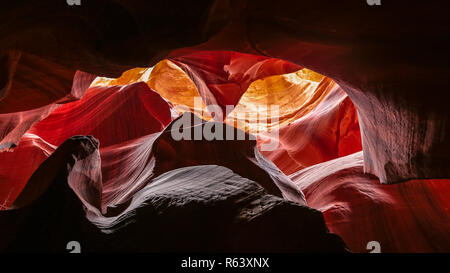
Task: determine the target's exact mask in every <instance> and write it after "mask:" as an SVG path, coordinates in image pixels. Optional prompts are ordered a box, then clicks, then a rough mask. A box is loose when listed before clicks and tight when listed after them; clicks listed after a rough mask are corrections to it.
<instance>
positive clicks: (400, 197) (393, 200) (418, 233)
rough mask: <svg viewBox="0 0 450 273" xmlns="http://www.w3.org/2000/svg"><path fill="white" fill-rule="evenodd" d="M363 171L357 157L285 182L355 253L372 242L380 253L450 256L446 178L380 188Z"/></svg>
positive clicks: (327, 164)
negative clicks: (292, 185)
mask: <svg viewBox="0 0 450 273" xmlns="http://www.w3.org/2000/svg"><path fill="white" fill-rule="evenodd" d="M363 166H364V161H363V154H362V152H358V153H354V154H351V155H348V156H345V157H341V158H338V159H334V160H331V161H327V162H323V163H320V164H317V165H314V166H311V167H309V168H306V169H303V170H301V171H299V172H296V173H294V174H292V175H290V176H289V177H290V178H291V179H292V181H294V183H295V184H297V185H298V186H299V187H300V188H301V189H302V191H303V192H304V193H305V196H306V199H307V201H308V205H309V206H311V207H312V208H315V209H318V210H320V211H322V212H323V214H324V217H325V219H326V222H327V225H328V227H329V228H330V230H331V231H332V232H335V233H336V234H339V235H340V236H342V238H343V239H344V240H345V242H346V243H347V244H348V245H349V247H350V249H352V250H354V251H360V252H364V251H366V244H367V243H368V242H370V241H374V240H375V241H378V242H379V243H380V245H381V251H382V252H448V251H450V232H449V230H450V221H449V219H450V210H449V208H450V200H449V198H448V196H449V194H450V186H449V183H448V182H449V180H448V179H429V180H410V181H408V182H405V183H400V184H395V185H382V184H380V183H379V180H378V178H377V177H375V176H373V175H370V174H365V173H364V171H363Z"/></svg>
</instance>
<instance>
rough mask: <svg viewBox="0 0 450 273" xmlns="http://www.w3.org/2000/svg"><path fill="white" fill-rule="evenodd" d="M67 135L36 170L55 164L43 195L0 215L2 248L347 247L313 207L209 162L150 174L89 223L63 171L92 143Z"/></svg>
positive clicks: (186, 249)
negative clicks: (123, 204)
mask: <svg viewBox="0 0 450 273" xmlns="http://www.w3.org/2000/svg"><path fill="white" fill-rule="evenodd" d="M69 142H70V144H69ZM69 142H65V143H63V144H62V145H61V146H60V147H59V148H58V150H57V151H55V153H54V154H53V155H52V156H50V157H49V159H48V160H47V161H46V162H45V164H43V165H41V167H40V169H39V170H38V172H36V176H37V177H39V173H41V172H43V173H46V172H48V171H49V169H47V168H50V169H51V168H53V167H54V166H52V165H54V164H59V165H60V167H61V168H60V170H61V171H60V172H59V173H58V174H57V175H56V176H54V177H52V183H51V184H50V185H49V186H48V189H47V190H46V192H45V194H44V195H43V196H42V197H41V198H40V199H38V200H37V201H36V202H35V203H34V204H33V205H32V206H28V207H26V208H22V209H18V210H10V211H7V212H5V213H2V214H1V215H0V219H1V223H8V224H9V225H7V226H6V225H3V226H4V227H3V226H2V228H3V229H2V230H3V233H4V234H5V235H8V236H7V237H5V238H6V239H4V240H2V241H1V244H0V246H1V247H2V249H4V250H5V249H6V250H7V251H12V252H17V251H64V249H65V243H66V241H67V240H78V241H79V242H80V243H81V244H82V245H83V252H91V251H95V252H98V251H102V252H105V251H106V252H109V251H137V252H140V251H145V252H174V251H183V252H199V251H201V252H202V251H215V252H217V251H219V252H255V251H258V252H272V251H284V252H303V251H307V252H346V251H347V250H346V248H345V245H344V244H343V242H342V240H340V238H339V237H337V236H336V235H333V234H331V233H329V232H328V230H327V228H326V226H325V223H324V220H323V217H322V215H321V214H320V213H319V212H318V211H316V210H313V209H311V208H309V207H307V206H302V205H298V204H296V203H293V202H289V201H286V200H283V199H281V198H278V197H275V196H273V195H268V194H267V193H266V192H265V191H264V189H263V188H261V187H260V186H258V184H257V183H255V182H253V181H251V180H248V179H245V178H243V177H241V176H239V175H237V174H235V173H233V172H232V171H231V170H229V169H227V168H225V167H220V166H212V165H206V166H195V167H187V168H181V169H176V170H173V171H169V172H167V173H165V174H163V175H160V176H158V177H155V178H153V179H152V180H151V181H150V182H151V183H149V184H148V185H147V186H146V187H144V188H143V189H141V190H140V191H138V192H137V193H136V194H135V195H134V196H133V198H132V200H131V201H130V203H129V206H128V207H127V209H126V210H124V211H122V212H121V213H119V214H118V215H116V216H98V217H97V218H95V219H93V220H92V221H93V222H94V224H95V226H94V225H93V224H92V223H91V222H90V221H88V220H87V219H86V218H85V216H84V211H83V209H82V206H81V204H80V202H79V199H78V198H79V197H80V196H76V195H75V194H74V191H73V190H75V192H77V190H78V189H77V188H74V187H73V186H71V188H69V185H70V182H69V183H67V175H70V172H71V171H73V170H75V169H76V165H77V164H78V163H79V162H82V161H83V160H85V159H87V158H89V157H90V155H92V154H94V153H96V152H97V153H98V150H96V148H95V143H93V142H92V139H89V137H82V138H75V139H71V140H69ZM87 143H91V144H89V147H87V146H85V144H87ZM92 144H94V145H92ZM75 147H76V148H75ZM74 148H75V149H74ZM91 148H94V149H91ZM89 154H90V155H89ZM35 181H36V180H35ZM55 204H58V205H57V206H55ZM286 212H289V213H293V214H296V215H297V217H296V219H295V220H292V219H289V218H286V217H285V213H286ZM17 227H19V228H17ZM61 227H63V228H61ZM180 227H182V229H180ZM261 227H264V228H261ZM298 232H301V235H300V236H299V235H298V234H297V233H298ZM292 234H296V235H295V236H292ZM261 238H267V239H264V240H261ZM62 242H63V243H62Z"/></svg>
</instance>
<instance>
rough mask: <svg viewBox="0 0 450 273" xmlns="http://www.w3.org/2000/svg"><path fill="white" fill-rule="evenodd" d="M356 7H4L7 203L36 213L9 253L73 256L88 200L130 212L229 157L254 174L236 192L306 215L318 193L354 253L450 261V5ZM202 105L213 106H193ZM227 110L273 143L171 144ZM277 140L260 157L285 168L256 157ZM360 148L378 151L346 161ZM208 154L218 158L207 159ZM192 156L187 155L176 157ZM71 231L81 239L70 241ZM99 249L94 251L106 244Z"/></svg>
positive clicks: (1, 56)
mask: <svg viewBox="0 0 450 273" xmlns="http://www.w3.org/2000/svg"><path fill="white" fill-rule="evenodd" d="M355 2H356V1H340V2H339V3H338V2H337V1H332V0H318V1H291V0H281V1H277V2H274V1H266V0H262V1H248V2H247V1H242V2H241V1H239V2H238V1H226V0H224V1H222V0H220V1H183V2H182V3H179V4H177V5H172V6H170V7H169V6H167V4H166V3H163V2H161V1H159V2H158V1H152V2H151V3H150V4H149V2H148V1H140V0H132V1H128V0H127V1H122V0H114V1H106V0H101V1H89V2H87V1H85V2H84V3H83V5H82V6H80V7H77V8H73V7H69V6H67V5H66V3H65V2H64V1H59V0H49V1H34V2H33V3H25V2H24V1H9V2H8V3H3V4H2V9H1V11H0V18H2V19H3V20H2V22H1V23H0V32H1V34H2V35H0V40H1V43H0V150H1V151H3V152H2V153H0V159H1V166H0V179H1V180H0V183H1V184H0V194H1V195H0V204H2V207H9V206H10V204H11V203H12V202H13V201H14V199H16V196H17V195H18V194H19V192H20V191H21V189H22V188H24V190H23V191H22V193H21V194H20V195H19V196H18V198H17V199H16V200H15V202H14V203H15V206H16V207H21V206H24V205H27V204H29V203H30V202H31V201H33V200H35V202H33V205H30V206H27V207H26V208H22V209H20V210H14V211H6V212H5V213H3V212H2V215H1V217H2V218H3V217H5V218H3V219H2V222H1V225H2V231H4V233H5V234H11V236H9V235H5V236H3V239H2V242H1V243H2V244H3V245H4V246H5V245H8V246H9V249H11V246H12V248H13V249H14V244H9V243H8V240H12V241H15V240H16V239H17V238H19V239H18V240H19V241H16V242H19V243H18V244H17V247H20V246H22V247H23V246H26V245H27V240H32V241H34V242H37V243H39V244H40V245H45V243H48V249H47V250H51V249H53V250H55V249H59V248H60V247H61V246H60V245H58V244H59V242H61V241H63V240H66V238H68V237H71V235H74V234H78V235H79V234H84V235H86V234H97V232H98V229H97V227H95V226H93V225H92V223H90V222H87V220H86V219H85V217H84V211H83V207H82V206H80V199H81V200H82V202H83V204H84V206H88V207H89V209H90V211H94V210H95V209H97V210H99V211H101V212H102V213H104V215H103V216H106V217H111V215H116V216H117V215H120V214H121V213H123V212H124V211H125V210H126V208H127V207H129V206H130V204H131V203H129V202H130V201H129V200H133V197H134V196H135V195H136V194H138V192H140V191H141V190H143V189H144V188H145V187H146V185H151V183H150V184H148V183H147V182H149V181H150V180H151V179H153V178H154V177H153V176H152V175H154V173H151V172H153V171H154V170H156V171H157V170H158V169H159V170H161V173H160V174H161V175H163V173H164V172H171V171H173V169H174V168H184V167H187V166H192V165H198V164H201V165H205V164H208V165H209V164H212V163H208V161H214V163H215V164H223V165H226V164H228V165H227V166H228V167H230V168H229V169H231V170H232V171H233V172H235V173H236V174H237V175H239V176H240V178H237V177H234V176H232V175H230V179H231V180H233V179H236V180H239V181H241V180H242V181H244V180H245V179H250V180H254V182H256V183H260V185H261V186H262V187H263V188H264V189H265V190H267V191H268V192H269V193H273V194H275V195H278V196H284V197H286V198H289V199H291V200H294V199H295V198H296V199H298V200H297V201H298V202H300V203H302V202H303V198H302V195H301V194H300V191H299V188H298V187H297V186H299V187H300V188H302V189H304V190H305V193H306V199H307V201H308V203H309V205H310V206H312V207H314V208H317V209H319V210H321V211H323V212H324V215H325V219H326V221H327V223H328V224H329V225H330V227H331V229H332V231H334V232H336V233H338V234H340V235H342V236H343V237H344V239H345V240H346V241H348V242H349V245H350V246H351V248H352V249H354V250H357V251H364V250H365V249H364V244H365V242H366V241H367V240H378V241H380V242H381V243H382V249H384V250H386V251H448V249H449V247H448V243H447V242H449V240H448V238H449V237H448V234H449V232H448V230H449V229H448V219H449V218H448V213H447V210H448V205H447V202H446V200H447V199H448V195H449V193H448V189H447V188H446V186H445V184H448V181H447V180H448V179H447V178H449V170H450V166H449V162H450V161H449V155H450V154H449V151H450V149H449V143H450V142H449V135H450V134H449V129H448V124H449V123H448V119H449V116H450V115H449V110H448V107H447V105H446V104H447V102H446V100H445V99H442V98H444V97H445V95H446V92H447V91H446V90H447V82H448V80H447V79H448V75H450V73H449V69H448V64H447V60H448V59H449V52H448V48H449V40H448V39H447V36H448V30H449V29H450V22H449V20H448V16H447V14H446V12H447V10H446V9H445V8H442V5H441V3H439V2H433V3H427V4H426V5H424V4H423V3H412V2H411V1H402V0H400V1H396V2H395V3H390V2H389V3H384V2H383V5H382V6H381V7H374V6H369V5H366V3H365V2H364V1H357V4H355ZM405 7H408V12H405ZM117 18H120V20H117ZM168 18H170V20H168ZM169 34H170V35H169ZM130 45H132V46H130ZM164 58H167V60H164V61H162V62H160V61H161V60H163V59H164ZM158 62H160V63H158ZM157 63H158V64H157ZM155 64H157V65H156V66H154V65H155ZM136 67H142V68H138V69H135V68H136ZM149 67H152V68H149ZM305 67H306V68H309V69H313V70H314V71H317V72H319V73H321V74H322V75H324V76H325V77H323V76H318V75H315V74H313V73H311V74H310V73H309V72H307V71H308V70H307V69H305ZM130 69H133V70H131V71H128V70H130ZM76 71H86V72H87V73H83V72H76ZM124 71H128V72H126V73H125V74H124V76H122V77H121V78H119V79H117V80H114V79H104V78H103V79H99V78H97V80H96V83H94V85H93V86H92V88H90V89H89V90H87V91H86V94H85V96H84V97H83V98H82V99H81V100H79V101H77V102H72V101H73V100H77V99H79V98H80V97H81V96H82V95H83V93H84V92H85V90H86V89H87V88H88V86H89V85H90V84H91V82H92V80H93V79H94V76H92V75H98V76H102V77H118V76H119V75H120V74H121V73H122V72H124ZM88 73H89V74H88ZM286 73H288V74H286ZM280 74H283V75H280ZM277 75H278V76H277ZM330 79H333V81H331V80H330ZM122 80H123V81H122ZM139 81H143V82H145V83H142V82H139ZM72 82H73V84H72ZM104 83H106V84H104ZM336 84H339V86H340V88H339V87H338V86H337V85H336ZM341 88H342V89H341ZM271 91H272V92H271ZM343 91H344V92H345V93H346V94H347V95H348V97H346V95H345V94H344V93H343ZM197 94H198V95H200V96H201V97H202V100H203V102H202V103H201V104H200V105H198V106H197V107H198V108H196V106H195V105H193V103H192V100H191V98H192V97H193V96H196V95H197ZM295 94H297V95H298V96H295ZM308 94H309V95H308ZM178 95H179V96H178ZM350 99H351V100H352V102H353V103H354V106H353V104H352V103H351V101H350ZM64 103H67V104H64ZM213 103H217V104H219V106H220V107H221V108H222V109H223V107H224V105H226V104H232V105H233V106H235V107H234V110H233V112H234V113H233V112H231V113H230V116H229V117H230V119H231V120H233V119H234V120H236V118H237V119H238V120H239V119H240V118H239V116H238V113H239V112H241V111H243V110H246V111H249V112H250V113H253V114H252V116H251V118H250V119H243V120H242V119H241V121H242V122H241V124H238V125H235V124H233V123H231V122H230V119H225V122H226V123H227V124H231V125H233V126H237V127H239V128H240V129H243V130H244V131H250V129H251V128H252V127H254V126H256V127H257V129H260V132H258V134H257V143H255V142H254V140H252V141H250V142H245V143H246V144H245V145H247V146H245V145H244V147H240V146H239V145H237V146H234V145H235V144H233V145H231V146H226V145H224V147H220V146H216V145H214V144H213V145H212V146H211V145H208V144H207V143H195V144H194V143H192V142H189V141H187V142H183V145H184V146H183V145H182V146H181V147H180V146H179V145H177V144H179V143H172V142H170V141H169V140H168V139H166V138H165V135H163V134H161V132H162V131H163V130H165V129H166V128H167V126H168V124H170V123H171V122H172V121H173V119H175V118H176V117H177V116H178V115H179V114H181V113H182V112H184V111H186V110H187V111H190V112H193V113H195V114H197V115H198V116H199V117H202V118H203V119H206V118H205V117H204V115H203V113H202V112H205V110H206V109H207V106H208V110H211V109H210V107H211V104H213ZM271 103H280V104H282V105H283V111H282V113H281V115H280V116H279V120H278V121H276V122H272V121H266V122H265V123H264V124H263V125H262V126H259V125H255V122H254V121H255V120H258V119H260V118H261V117H258V114H259V111H255V107H257V106H258V105H263V104H271ZM61 104H63V105H62V106H60V105H61ZM100 106H101V107H100ZM289 107H292V109H289ZM356 113H358V117H357V115H356ZM210 118H211V117H210ZM221 118H223V117H221ZM263 119H264V117H263ZM41 120H42V121H41ZM140 120H144V121H145V122H142V123H140V124H139V122H138V121H140ZM207 120H209V119H207ZM216 120H217V119H216ZM234 120H233V121H234ZM202 124H203V122H202ZM358 125H359V126H358ZM202 126H203V125H202ZM277 126H279V128H276V127H277ZM274 127H275V128H274ZM266 130H267V132H266ZM269 131H270V133H274V132H277V133H278V134H279V135H280V138H279V139H280V144H281V145H280V147H279V149H277V150H274V151H270V152H268V151H262V152H261V153H262V154H264V155H266V156H267V157H268V158H270V159H272V160H273V161H274V163H275V164H276V165H277V166H278V168H279V169H281V170H282V171H283V172H284V174H283V173H280V172H279V170H278V168H277V167H275V166H274V165H273V164H272V163H271V162H270V161H268V160H267V159H265V157H263V156H261V153H259V152H258V151H257V150H256V149H255V147H256V146H258V147H260V148H261V145H262V144H264V143H266V142H267V141H269V140H270V138H271V136H272V134H266V133H269ZM359 131H361V134H359V133H358V132H359ZM77 134H92V135H94V136H95V137H96V138H98V139H99V140H100V143H98V142H97V141H95V140H93V139H92V138H90V137H87V138H86V137H75V138H73V136H74V135H77ZM165 134H167V131H166V133H165ZM68 138H70V139H69V140H67V139H68ZM157 140H159V141H157ZM219 142H220V141H219ZM98 145H100V149H98ZM197 145H199V146H197ZM220 145H222V144H220ZM225 146H226V147H227V148H228V149H225ZM361 146H362V148H363V150H364V153H363V154H361V153H357V154H353V155H349V156H347V157H342V156H345V155H348V154H351V153H353V152H357V151H358V150H359V149H360V147H361ZM155 147H156V148H158V149H157V150H153V149H154V148H155ZM198 147H201V148H202V149H206V151H207V152H204V151H202V153H201V154H200V155H196V154H195V153H192V151H193V150H194V149H195V151H197V148H198ZM13 148H15V149H14V150H13V151H12V152H8V153H7V152H5V151H10V150H12V149H13ZM156 148H155V149H156ZM183 148H186V150H183ZM55 149H56V150H55ZM209 149H213V150H214V149H216V150H214V152H211V153H209ZM234 149H236V150H237V151H239V153H237V154H234V153H233V151H234ZM58 151H59V152H58ZM178 151H180V154H183V156H185V157H186V160H184V161H183V160H178V159H177V160H174V161H171V160H169V159H173V158H174V157H175V158H177V157H176V155H177V152H178ZM155 152H157V153H156V154H157V155H158V156H155V155H154V153H155ZM218 154H220V156H219V157H217V155H218ZM31 157H33V160H30V158H31ZM213 157H214V158H213ZM216 157H217V158H216ZM362 157H363V158H364V160H362ZM46 158H47V160H46ZM50 158H51V159H50ZM158 158H160V160H159V161H158V160H156V159H158ZM336 158H337V159H336ZM146 159H147V160H146ZM153 159H154V160H153ZM234 160H236V162H239V163H242V162H244V163H245V164H243V165H242V166H239V165H238V164H236V165H233V164H232V163H233V162H234ZM327 160H329V161H327ZM324 161H325V162H324ZM230 162H231V163H230ZM152 164H153V165H152ZM158 164H159V165H158ZM314 164H316V165H314ZM242 169H244V170H242ZM140 170H145V171H147V172H145V171H144V172H140ZM208 170H209V169H208ZM245 170H252V171H250V172H246V171H245ZM253 170H255V172H253ZM256 170H257V171H256ZM217 172H218V173H222V170H220V171H219V170H217ZM155 173H156V172H155ZM364 173H372V174H373V175H375V176H372V175H368V174H364ZM172 174H173V173H172ZM286 174H290V175H291V178H292V180H294V181H296V184H297V186H296V185H294V184H291V185H290V184H288V182H289V181H290V179H289V178H288V177H286ZM248 176H251V177H248ZM242 177H243V178H244V179H241V178H242ZM147 178H148V179H147ZM260 178H262V179H260ZM441 178H443V179H441ZM116 179H117V180H116ZM155 179H156V178H155ZM27 180H29V181H28V184H27ZM68 180H69V182H68ZM52 181H63V183H52ZM80 181H84V182H83V183H79V182H80ZM245 181H247V180H245ZM380 181H381V182H382V183H387V184H392V183H398V182H404V183H402V184H398V185H393V186H392V185H391V186H386V185H380V184H379V182H380ZM116 182H117V184H116ZM67 183H69V185H70V187H71V188H69V187H67ZM25 184H27V186H25ZM212 184H214V183H212ZM33 185H34V186H33ZM54 185H57V186H54ZM73 191H75V192H76V193H77V195H75V194H74V192H73ZM55 192H56V193H55ZM187 192H189V191H187ZM187 192H186V193H187ZM127 200H128V202H127ZM300 200H301V201H300ZM54 204H61V205H60V206H58V207H55V206H54ZM293 213H295V212H293ZM27 215H28V216H29V217H28V216H27ZM281 218H282V217H280V218H277V217H276V218H275V219H276V221H281V220H283V219H284V220H286V219H285V218H282V219H281ZM8 219H11V220H8ZM14 219H15V220H14ZM55 219H60V220H61V222H60V223H56V222H54V221H55ZM289 219H293V218H289ZM336 219H337V220H336ZM272 220H273V219H272ZM46 222H47V223H49V224H48V225H47V226H46V224H45V223H46ZM61 223H63V224H61ZM61 225H64V226H74V227H76V228H74V229H71V230H68V233H67V234H66V233H65V231H63V230H58V226H61ZM80 225H81V227H80ZM319 226H321V225H319ZM78 228H80V229H81V230H83V232H85V233H83V232H81V231H80V229H78ZM125 229H126V228H125ZM125 229H124V230H125ZM318 230H322V231H323V229H322V228H320V229H318ZM403 230H407V231H408V232H403V233H401V231H403ZM365 231H367V232H365ZM80 232H81V233H80ZM121 232H122V231H121ZM16 233H17V234H20V235H18V237H15V235H14V234H16ZM69 233H72V234H69ZM119 233H120V232H119ZM406 234H407V235H408V236H409V237H408V238H413V240H408V238H407V237H406ZM2 235H3V234H2ZM78 235H77V236H78ZM67 236H68V237H67ZM77 236H75V237H77ZM80 236H81V235H80ZM102 236H103V235H99V236H98V237H102ZM117 236H119V235H117ZM49 237H51V239H50V240H47V239H49ZM95 237H96V238H98V237H97V235H95ZM39 238H40V239H39ZM79 238H80V240H82V238H83V236H81V237H79ZM117 238H122V239H123V238H127V236H124V237H117ZM314 238H318V237H314ZM41 239H42V241H39V240H41ZM91 239H92V238H91ZM36 240H37V241H36ZM87 241H90V240H87ZM106 241H107V240H106ZM118 241H120V240H119V239H118ZM125 241H126V240H125ZM319 241H320V240H319ZM44 242H45V243H44ZM95 242H100V243H99V244H98V245H94V246H91V247H92V248H91V249H101V248H102V247H101V246H102V244H103V243H104V242H105V241H103V240H101V239H99V240H96V241H95ZM191 243H192V244H194V243H193V242H191ZM361 244H362V245H361ZM34 246H37V245H34ZM309 246H311V245H308V248H309ZM329 246H331V245H329ZM142 249H148V248H145V247H144V248H142ZM15 250H17V248H16V249H15Z"/></svg>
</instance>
